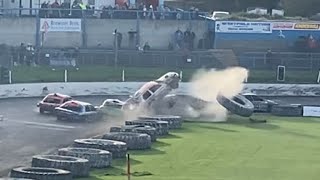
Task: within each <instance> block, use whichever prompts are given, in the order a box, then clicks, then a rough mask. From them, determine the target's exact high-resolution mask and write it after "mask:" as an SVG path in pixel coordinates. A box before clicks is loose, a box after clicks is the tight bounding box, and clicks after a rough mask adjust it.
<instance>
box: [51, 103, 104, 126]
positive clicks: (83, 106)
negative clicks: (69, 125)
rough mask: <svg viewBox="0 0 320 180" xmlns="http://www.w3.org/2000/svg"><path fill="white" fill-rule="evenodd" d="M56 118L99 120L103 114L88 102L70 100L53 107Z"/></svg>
mask: <svg viewBox="0 0 320 180" xmlns="http://www.w3.org/2000/svg"><path fill="white" fill-rule="evenodd" d="M55 112H56V116H57V120H70V121H91V120H100V119H102V117H103V114H102V113H101V112H100V111H99V108H98V107H95V106H93V105H91V104H90V103H86V102H82V101H76V100H71V101H68V102H66V103H64V104H62V105H60V106H59V107H56V108H55Z"/></svg>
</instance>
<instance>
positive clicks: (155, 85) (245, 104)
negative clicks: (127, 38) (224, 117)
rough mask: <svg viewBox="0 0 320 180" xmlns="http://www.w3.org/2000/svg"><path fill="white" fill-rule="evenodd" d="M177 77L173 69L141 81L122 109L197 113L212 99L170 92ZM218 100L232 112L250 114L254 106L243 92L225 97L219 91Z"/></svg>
mask: <svg viewBox="0 0 320 180" xmlns="http://www.w3.org/2000/svg"><path fill="white" fill-rule="evenodd" d="M179 82H180V77H179V75H178V73H176V72H168V73H166V74H165V75H163V76H161V77H160V78H159V79H157V80H155V81H150V82H148V83H146V84H144V85H143V86H142V87H141V88H140V89H139V90H138V91H137V92H136V93H134V95H133V96H131V97H130V98H129V99H128V100H126V101H125V102H124V104H123V106H122V110H124V111H125V112H127V111H135V110H137V111H136V112H138V113H139V114H142V115H144V114H146V113H149V114H150V113H151V114H158V115H177V116H182V117H192V118H194V117H199V116H201V111H202V110H204V109H205V108H206V107H208V105H210V104H211V103H213V102H208V101H205V100H202V99H200V98H196V97H193V96H190V95H185V96H178V95H175V94H170V92H171V91H172V90H174V89H177V88H178V87H179ZM217 101H218V102H219V104H220V105H222V106H223V107H224V108H226V109H227V110H229V112H231V113H233V114H237V115H240V116H244V117H249V116H251V115H252V114H253V109H254V106H253V104H252V103H251V102H250V101H249V100H248V99H246V98H245V97H244V96H242V95H240V94H238V95H236V96H235V97H233V98H226V97H224V96H223V95H222V94H219V95H218V97H217Z"/></svg>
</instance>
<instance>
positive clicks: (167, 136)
mask: <svg viewBox="0 0 320 180" xmlns="http://www.w3.org/2000/svg"><path fill="white" fill-rule="evenodd" d="M181 138H182V137H181V136H178V135H175V134H170V133H169V134H168V135H165V136H159V137H158V139H181Z"/></svg>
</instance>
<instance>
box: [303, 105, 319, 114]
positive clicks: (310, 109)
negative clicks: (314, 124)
mask: <svg viewBox="0 0 320 180" xmlns="http://www.w3.org/2000/svg"><path fill="white" fill-rule="evenodd" d="M303 116H306V117H320V107H317V106H303Z"/></svg>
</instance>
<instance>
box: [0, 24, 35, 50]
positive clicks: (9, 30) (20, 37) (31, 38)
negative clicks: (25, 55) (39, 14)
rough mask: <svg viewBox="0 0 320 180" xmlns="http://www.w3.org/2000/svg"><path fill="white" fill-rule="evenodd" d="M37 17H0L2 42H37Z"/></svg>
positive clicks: (11, 43) (0, 40)
mask: <svg viewBox="0 0 320 180" xmlns="http://www.w3.org/2000/svg"><path fill="white" fill-rule="evenodd" d="M35 38H36V19H35V18H0V44H2V43H5V44H9V45H14V46H15V45H20V43H21V42H25V43H32V44H34V43H35Z"/></svg>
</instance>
